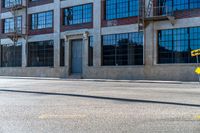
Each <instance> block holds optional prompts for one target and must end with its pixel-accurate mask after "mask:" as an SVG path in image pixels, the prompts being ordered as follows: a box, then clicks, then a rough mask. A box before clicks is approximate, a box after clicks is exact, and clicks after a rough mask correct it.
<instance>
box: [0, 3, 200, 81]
mask: <svg viewBox="0 0 200 133" xmlns="http://www.w3.org/2000/svg"><path fill="white" fill-rule="evenodd" d="M92 2H93V6H94V7H93V8H94V10H93V14H94V15H93V28H92V29H90V28H89V29H87V28H85V29H79V30H71V31H64V32H60V25H59V24H60V17H61V16H60V14H61V13H60V12H61V10H60V8H64V7H70V6H74V5H80V4H85V3H92ZM47 10H54V29H53V30H54V33H50V34H42V35H33V36H29V37H28V42H34V41H43V40H52V39H53V40H54V67H51V68H50V67H26V58H25V57H23V62H24V63H23V64H24V65H23V67H21V68H0V75H9V76H11V75H12V76H45V77H66V78H70V69H71V62H70V57H71V53H70V41H71V40H73V39H83V45H84V47H83V48H84V49H83V51H84V55H83V62H84V63H83V74H82V75H81V76H82V77H83V78H109V79H153V80H182V81H197V80H198V77H197V75H195V74H194V72H193V71H194V69H195V65H196V64H162V65H161V64H157V30H161V29H172V28H181V27H195V26H200V17H195V18H183V19H178V20H176V23H175V25H172V24H171V23H170V22H169V21H159V22H154V23H153V22H152V23H150V24H149V25H148V26H147V27H146V28H145V31H144V65H141V66H101V57H102V55H101V35H107V34H117V33H128V32H137V31H138V25H137V24H129V25H117V26H110V27H101V1H100V0H84V1H82V0H76V1H74V0H65V1H60V0H54V3H49V4H44V5H40V6H37V7H34V6H33V7H30V8H28V14H32V13H36V12H41V11H47ZM8 14H9V13H3V14H1V16H2V17H3V18H5V17H6V16H9V15H8ZM88 36H93V37H94V60H93V62H94V65H93V66H88V64H87V63H88ZM60 39H65V66H64V67H60V66H59V64H60V59H59V55H60V51H59V49H60ZM1 41H3V42H4V43H6V42H8V41H9V40H8V39H7V40H5V39H4V40H1ZM22 42H23V44H24V47H23V51H22V52H23V53H24V54H23V56H25V55H26V54H25V53H26V52H25V51H26V49H25V48H26V46H25V44H26V42H24V41H22Z"/></svg>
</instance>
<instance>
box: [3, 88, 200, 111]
mask: <svg viewBox="0 0 200 133" xmlns="http://www.w3.org/2000/svg"><path fill="white" fill-rule="evenodd" d="M0 92H11V93H25V94H39V95H51V96H70V97H81V98H91V99H101V100H112V101H120V102H135V103H151V104H167V105H178V106H189V107H200V105H198V104H188V103H177V102H164V101H153V100H140V99H127V98H115V97H104V96H92V95H83V94H69V93H53V92H39V91H28V90H7V89H0Z"/></svg>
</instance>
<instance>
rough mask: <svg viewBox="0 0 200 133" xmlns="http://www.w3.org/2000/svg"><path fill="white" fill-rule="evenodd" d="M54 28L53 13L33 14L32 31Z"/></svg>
mask: <svg viewBox="0 0 200 133" xmlns="http://www.w3.org/2000/svg"><path fill="white" fill-rule="evenodd" d="M52 26H53V11H48V12H41V13H35V14H32V17H31V29H32V30H35V29H43V28H51V27H52Z"/></svg>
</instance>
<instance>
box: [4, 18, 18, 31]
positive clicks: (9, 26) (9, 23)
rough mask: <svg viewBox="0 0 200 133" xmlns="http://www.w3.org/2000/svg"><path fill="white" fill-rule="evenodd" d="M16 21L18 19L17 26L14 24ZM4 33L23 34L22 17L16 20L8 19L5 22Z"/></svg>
mask: <svg viewBox="0 0 200 133" xmlns="http://www.w3.org/2000/svg"><path fill="white" fill-rule="evenodd" d="M14 19H16V25H15V23H14V21H15V20H14ZM3 31H4V33H12V32H17V33H21V32H22V17H21V16H17V17H16V18H6V19H5V20H4V30H3Z"/></svg>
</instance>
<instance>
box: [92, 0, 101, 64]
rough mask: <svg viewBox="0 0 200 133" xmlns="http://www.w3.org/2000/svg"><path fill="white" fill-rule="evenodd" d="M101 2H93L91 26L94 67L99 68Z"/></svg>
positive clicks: (99, 0)
mask: <svg viewBox="0 0 200 133" xmlns="http://www.w3.org/2000/svg"><path fill="white" fill-rule="evenodd" d="M101 2H102V1H101V0H94V7H93V8H94V9H95V10H93V14H95V15H94V16H93V25H94V33H93V40H94V42H93V43H94V55H93V56H94V66H96V67H98V66H101Z"/></svg>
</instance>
